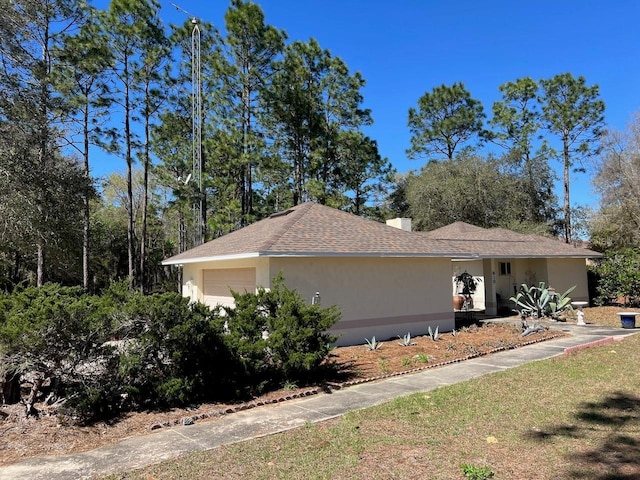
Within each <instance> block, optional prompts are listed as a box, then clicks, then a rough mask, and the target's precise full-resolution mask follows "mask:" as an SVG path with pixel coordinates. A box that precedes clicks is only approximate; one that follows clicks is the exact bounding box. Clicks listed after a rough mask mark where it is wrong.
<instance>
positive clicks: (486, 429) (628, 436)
mask: <svg viewBox="0 0 640 480" xmlns="http://www.w3.org/2000/svg"><path fill="white" fill-rule="evenodd" d="M462 463H467V464H472V465H475V466H485V465H486V466H489V467H490V468H491V470H493V471H494V472H495V478H496V479H587V480H605V479H607V480H611V479H629V480H630V479H632V478H640V335H634V336H632V337H629V338H627V339H625V340H624V341H623V342H620V343H618V342H614V343H610V344H607V345H604V346H601V347H594V348H590V349H585V350H581V351H579V352H576V353H573V354H571V355H568V356H562V357H557V358H554V359H550V360H546V361H541V362H534V363H531V364H527V365H524V366H522V367H518V368H515V369H511V370H508V371H505V372H500V373H497V374H492V375H488V376H485V377H482V378H479V379H476V380H473V381H468V382H464V383H460V384H457V385H454V386H450V387H446V388H441V389H438V390H434V391H431V392H428V393H421V394H414V395H410V396H407V397H404V398H400V399H398V400H396V401H393V402H390V403H387V404H385V405H381V406H378V407H374V408H369V409H366V410H361V411H358V412H353V413H350V414H348V415H346V416H344V417H342V418H340V419H336V420H333V421H329V422H325V423H322V424H318V425H315V424H314V425H308V426H306V427H304V428H300V429H297V430H294V431H291V432H288V433H284V434H278V435H273V436H269V437H265V438H261V439H258V440H254V441H250V442H243V443H240V444H236V445H231V446H227V447H224V448H220V449H217V450H214V451H209V452H201V453H197V454H192V455H188V456H185V457H182V458H180V459H178V460H172V461H168V462H165V463H163V464H160V465H157V466H154V467H150V468H147V469H145V470H142V471H138V472H132V473H130V474H128V475H126V476H125V477H122V476H118V477H114V478H127V479H150V478H154V479H156V478H161V479H187V478H188V479H209V478H229V479H232V478H233V479H235V478H237V479H241V478H243V479H244V478H247V479H248V478H251V479H280V478H281V479H325V478H326V479H353V478H367V479H396V478H397V479H405V478H421V479H464V478H465V477H464V476H463V474H462V470H461V468H460V464H462Z"/></svg>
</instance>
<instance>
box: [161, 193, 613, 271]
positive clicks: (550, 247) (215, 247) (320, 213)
mask: <svg viewBox="0 0 640 480" xmlns="http://www.w3.org/2000/svg"><path fill="white" fill-rule="evenodd" d="M259 256H265V257H275V256H314V257H321V256H348V257H355V256H358V257H447V258H458V259H464V258H518V257H520V258H536V257H537V258H551V257H559V258H594V257H600V256H601V254H600V253H598V252H595V251H593V250H589V249H586V248H580V247H576V246H573V245H569V244H566V243H563V242H560V241H558V240H554V239H551V238H546V237H542V236H539V235H525V234H521V233H516V232H512V231H510V230H506V229H503V228H491V229H486V228H481V227H476V226H474V225H470V224H468V223H464V222H456V223H452V224H451V225H448V226H446V227H442V228H439V229H437V230H432V231H430V232H407V231H404V230H400V229H398V228H394V227H391V226H388V225H385V224H383V223H380V222H376V221H373V220H367V219H364V218H362V217H358V216H356V215H352V214H350V213H346V212H343V211H341V210H337V209H335V208H331V207H327V206H324V205H319V204H317V203H303V204H301V205H298V206H296V207H293V208H290V209H288V210H284V211H282V212H278V213H274V214H273V215H271V216H270V217H268V218H265V219H264V220H261V221H259V222H256V223H254V224H251V225H249V226H247V227H244V228H242V229H240V230H236V231H235V232H232V233H229V234H227V235H224V236H222V237H219V238H216V239H215V240H211V241H210V242H207V243H205V244H202V245H200V246H198V247H195V248H192V249H191V250H188V251H186V252H183V253H180V254H178V255H175V256H173V257H171V258H168V259H166V260H165V261H164V262H162V263H163V265H177V264H184V263H195V262H203V261H209V260H219V259H224V258H248V257H259Z"/></svg>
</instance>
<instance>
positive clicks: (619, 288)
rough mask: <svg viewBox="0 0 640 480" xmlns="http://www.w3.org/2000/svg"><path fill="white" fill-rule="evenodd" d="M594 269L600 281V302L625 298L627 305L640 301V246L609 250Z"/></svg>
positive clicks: (598, 288) (605, 302) (604, 302)
mask: <svg viewBox="0 0 640 480" xmlns="http://www.w3.org/2000/svg"><path fill="white" fill-rule="evenodd" d="M592 271H593V272H594V273H595V276H596V278H597V283H598V285H597V292H598V297H597V299H596V301H597V302H598V303H600V304H607V303H609V302H611V301H616V300H617V299H618V298H623V299H624V303H625V305H627V304H633V305H637V304H638V303H640V301H639V299H640V294H639V293H638V292H640V248H628V249H625V250H620V251H613V252H607V253H606V254H605V256H604V258H603V259H602V260H600V262H599V263H598V265H597V266H596V267H592Z"/></svg>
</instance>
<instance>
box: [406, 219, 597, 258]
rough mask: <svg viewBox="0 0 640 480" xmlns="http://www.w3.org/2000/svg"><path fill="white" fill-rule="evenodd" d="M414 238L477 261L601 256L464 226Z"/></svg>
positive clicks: (542, 239) (550, 240)
mask: <svg viewBox="0 0 640 480" xmlns="http://www.w3.org/2000/svg"><path fill="white" fill-rule="evenodd" d="M416 234H418V235H420V236H422V237H424V238H429V239H433V240H436V239H437V240H442V241H446V242H450V243H451V244H452V246H456V247H457V248H459V249H461V250H463V251H464V252H466V253H468V254H476V256H479V257H480V258H518V257H520V258H535V257H538V258H552V257H562V258H596V257H601V256H602V254H601V253H598V252H595V251H593V250H589V249H587V248H582V247H578V246H576V245H573V244H567V243H564V242H562V241H559V240H557V239H553V238H548V237H543V236H541V235H532V234H522V233H517V232H513V231H511V230H507V229H504V228H482V227H477V226H475V225H470V224H468V223H465V222H455V223H452V224H451V225H447V226H446V227H442V228H438V229H436V230H431V231H429V232H416Z"/></svg>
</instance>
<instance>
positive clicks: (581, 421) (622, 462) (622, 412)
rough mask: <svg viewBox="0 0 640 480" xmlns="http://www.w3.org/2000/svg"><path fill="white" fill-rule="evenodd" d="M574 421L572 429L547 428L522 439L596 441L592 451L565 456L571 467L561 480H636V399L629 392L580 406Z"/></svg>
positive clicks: (639, 409) (639, 404) (639, 458)
mask: <svg viewBox="0 0 640 480" xmlns="http://www.w3.org/2000/svg"><path fill="white" fill-rule="evenodd" d="M574 418H575V419H576V424H574V425H556V426H551V427H548V428H546V429H542V430H539V431H535V432H528V433H527V434H526V435H525V436H526V437H527V438H528V439H530V440H534V441H538V442H546V441H549V440H551V439H552V438H554V437H565V438H570V439H575V440H577V441H580V440H583V441H585V442H586V441H589V440H590V439H592V440H593V439H594V438H599V440H598V441H597V443H595V446H594V447H593V448H591V449H588V450H583V451H581V452H575V453H569V454H568V459H569V460H570V461H571V463H572V464H573V466H572V468H571V470H570V471H569V472H567V476H566V477H563V478H575V479H578V478H579V479H586V480H614V479H616V480H631V479H638V478H640V477H639V475H640V428H639V427H640V397H638V396H637V395H634V394H632V393H629V392H622V391H617V392H612V393H610V394H609V395H607V396H606V397H605V398H604V399H603V400H601V401H599V402H583V403H581V404H580V405H579V407H578V411H577V412H576V413H575V414H574ZM590 444H591V445H593V443H590ZM570 450H571V449H570Z"/></svg>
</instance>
